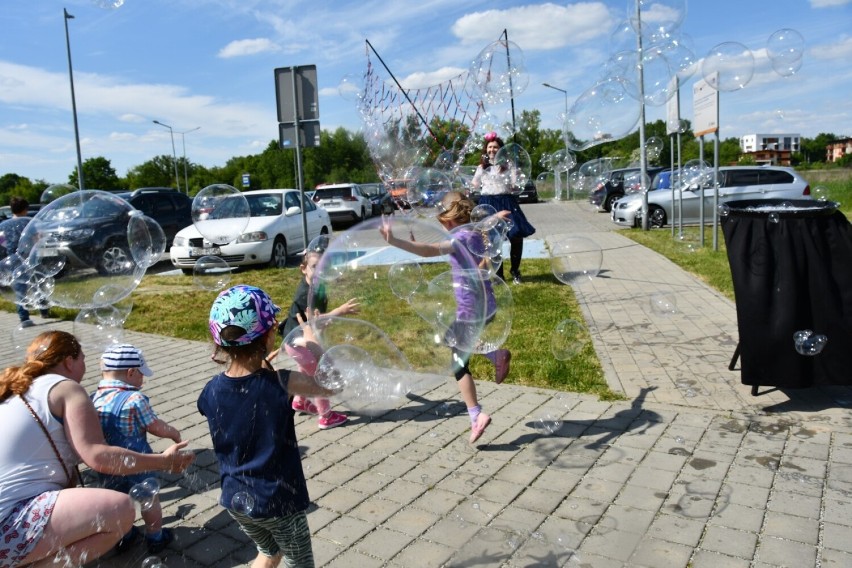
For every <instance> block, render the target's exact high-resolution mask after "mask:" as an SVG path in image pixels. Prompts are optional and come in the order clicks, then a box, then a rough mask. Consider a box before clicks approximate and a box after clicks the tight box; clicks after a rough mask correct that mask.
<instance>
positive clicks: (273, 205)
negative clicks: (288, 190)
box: [246, 193, 282, 217]
mask: <svg viewBox="0 0 852 568" xmlns="http://www.w3.org/2000/svg"><path fill="white" fill-rule="evenodd" d="M281 197H282V196H281V195H278V194H275V193H270V194H265V195H246V199H247V200H248V204H249V209H250V210H251V216H252V217H273V216H276V215H281V203H282V200H281Z"/></svg>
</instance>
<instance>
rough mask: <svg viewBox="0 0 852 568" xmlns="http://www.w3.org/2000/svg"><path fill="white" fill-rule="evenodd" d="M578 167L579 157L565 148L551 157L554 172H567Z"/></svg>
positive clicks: (551, 166)
mask: <svg viewBox="0 0 852 568" xmlns="http://www.w3.org/2000/svg"><path fill="white" fill-rule="evenodd" d="M576 165H577V157H576V156H575V155H574V154H573V153H572V152H569V151H568V150H565V149H564V148H563V149H561V150H557V151H555V152H554V153H553V154H551V155H550V169H552V170H553V171H554V172H567V171H570V170H571V168H573V167H574V166H576Z"/></svg>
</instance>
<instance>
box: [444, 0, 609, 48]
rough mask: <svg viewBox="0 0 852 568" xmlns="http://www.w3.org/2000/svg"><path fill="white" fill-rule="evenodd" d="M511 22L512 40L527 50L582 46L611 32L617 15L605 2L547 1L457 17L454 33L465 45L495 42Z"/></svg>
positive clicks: (453, 27)
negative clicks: (614, 15)
mask: <svg viewBox="0 0 852 568" xmlns="http://www.w3.org/2000/svg"><path fill="white" fill-rule="evenodd" d="M507 23H511V26H510V28H509V29H510V30H511V31H510V34H509V40H510V41H512V42H514V43H516V44H518V45H519V46H521V47H522V48H523V49H526V50H536V49H556V48H560V47H566V46H573V45H580V44H582V43H585V42H587V41H589V40H591V39H594V38H596V37H598V36H601V35H605V34H607V33H609V31H610V30H611V29H612V27H613V25H614V23H615V22H614V18H613V17H612V15H611V14H610V11H609V8H607V6H606V5H605V4H603V3H602V2H579V3H576V4H569V5H567V6H561V5H558V4H552V3H549V2H548V3H545V4H537V5H527V6H519V7H517V8H509V9H508V10H487V11H485V12H474V13H472V14H467V15H465V16H462V17H461V18H459V19H458V20H456V22H455V24H453V26H452V32H453V34H455V36H456V37H458V38H459V39H460V40H461V41H462V43H464V44H477V43H483V42H492V41H495V40H496V39H497V38H498V37H499V36H500V33H501V32H502V31H503V30H504V29H507Z"/></svg>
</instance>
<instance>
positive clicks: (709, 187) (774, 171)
mask: <svg viewBox="0 0 852 568" xmlns="http://www.w3.org/2000/svg"><path fill="white" fill-rule="evenodd" d="M710 172H711V174H712V170H710ZM711 177H712V175H711ZM679 193H680V194H681V195H682V200H683V201H682V202H683V222H684V224H691V225H695V224H698V222H699V219H700V214H699V213H700V203H701V199H700V197H701V187H700V185H699V184H697V183H694V184H691V185H688V186H686V187H683V186H681V189H679V190H675V192H674V194H675V203H676V204H677V203H678V202H679V199H678V198H679V195H678V194H679ZM743 199H811V188H810V186H809V185H808V182H807V181H805V179H804V178H803V177H802V176H801V175H799V173H798V172H796V171H795V170H794V169H793V168H786V167H781V166H726V167H721V168H719V204H722V203H726V202H729V201H740V200H743ZM715 214H716V212H715V211H714V210H713V184H712V182H711V183H705V184H704V218H705V222H709V221H712V220H713V216H714V215H715ZM611 216H612V221H613V222H614V223H616V224H618V225H622V226H626V227H640V226H642V193H635V194H631V195H626V196H624V197H622V198H621V199H619V200H618V201H616V202H615V204H614V205H613V207H612V213H611ZM676 216H677V210H676V209H675V208H673V207H672V192H671V191H670V190H667V189H664V190H656V191H654V190H653V188H652V190H651V191H648V220H649V225H650V226H652V227H663V226H665V225H666V224H667V223H670V222H671V221H672V220H673V219H675V218H676Z"/></svg>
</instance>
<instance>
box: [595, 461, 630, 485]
mask: <svg viewBox="0 0 852 568" xmlns="http://www.w3.org/2000/svg"><path fill="white" fill-rule="evenodd" d="M635 467H636V466H635V464H631V463H621V462H609V463H601V462H598V463H597V464H595V465H594V466H593V467H592V468H591V469H590V470H589V473H588V475H589V476H590V477H593V478H595V479H605V480H607V481H614V482H616V483H624V482H625V481H627V479H629V478H630V476H631V475H633V471H634V469H635Z"/></svg>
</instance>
